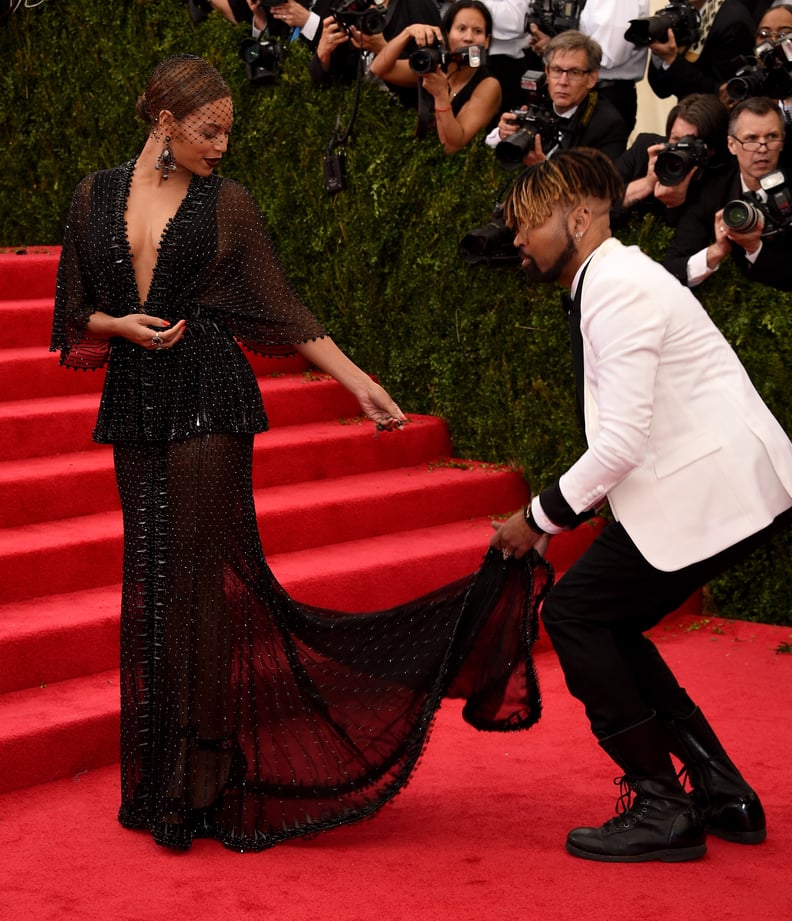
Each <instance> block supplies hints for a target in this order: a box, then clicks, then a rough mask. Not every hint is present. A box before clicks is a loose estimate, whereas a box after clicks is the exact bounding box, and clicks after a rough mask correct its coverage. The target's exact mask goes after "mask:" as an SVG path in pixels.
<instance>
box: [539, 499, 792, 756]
mask: <svg viewBox="0 0 792 921" xmlns="http://www.w3.org/2000/svg"><path fill="white" fill-rule="evenodd" d="M791 517H792V509H790V510H787V511H786V512H784V513H783V514H782V515H779V516H778V517H777V518H776V519H775V521H773V522H772V523H771V524H770V525H769V526H768V527H767V528H764V529H763V530H762V531H759V532H758V533H757V534H754V535H752V536H751V537H748V538H746V539H745V540H742V541H740V542H739V543H738V544H735V545H734V546H733V547H729V548H728V549H726V550H724V551H722V552H721V553H718V554H716V555H715V556H712V557H709V558H708V559H706V560H702V561H701V562H699V563H694V564H693V565H691V566H686V567H684V568H683V569H679V570H676V571H675V572H662V571H661V570H659V569H655V568H654V566H651V565H650V564H649V563H648V562H647V561H646V559H645V558H644V557H643V556H642V554H641V553H640V552H639V551H638V548H637V547H636V546H635V544H634V543H633V542H632V540H631V539H630V537H629V535H628V534H627V532H626V531H625V530H624V528H623V527H622V525H621V524H620V523H618V522H611V523H609V524H607V525H606V526H605V528H604V529H603V531H602V533H601V534H600V535H599V537H597V539H596V540H595V541H594V543H593V544H592V545H591V546H590V547H589V549H588V550H587V551H586V552H585V553H584V554H583V555H582V556H581V557H580V558H579V559H578V560H577V562H575V564H574V565H573V566H572V567H571V568H570V569H569V570H568V571H567V572H566V573H565V575H564V576H563V577H562V578H561V579H560V580H559V581H558V583H557V584H556V585H555V586H554V587H553V589H552V590H551V591H550V593H549V594H548V596H547V598H546V599H545V601H544V605H543V608H542V620H543V622H544V625H545V627H546V628H547V633H548V635H549V637H550V639H551V641H552V643H553V646H554V647H555V650H556V652H557V653H558V658H559V661H560V663H561V667H562V669H563V671H564V677H565V679H566V683H567V687H568V688H569V690H570V692H571V693H572V695H573V696H574V697H577V698H578V699H579V700H580V701H582V703H583V705H584V706H585V708H586V715H587V716H588V719H589V721H590V723H591V729H592V731H593V732H594V734H595V735H596V736H597V737H598V738H600V739H602V738H605V737H606V736H609V735H612V734H613V733H615V732H619V731H621V730H622V729H626V728H628V727H629V726H633V725H634V724H636V723H638V722H639V721H641V720H642V719H644V718H645V717H646V716H648V715H649V713H650V712H651V711H655V712H656V713H657V714H658V716H659V717H660V718H661V719H673V718H675V717H684V716H687V715H689V714H690V712H691V711H692V709H693V707H694V706H695V704H694V703H693V701H692V700H691V699H690V697H689V696H688V694H687V693H686V691H685V690H684V688H682V687H680V685H679V682H678V681H677V679H676V678H675V677H674V675H673V673H672V672H671V669H670V668H669V667H668V666H667V665H666V663H665V662H664V660H663V658H662V656H661V655H660V653H659V652H658V650H657V648H656V647H655V645H654V643H652V642H651V640H649V639H648V638H647V637H646V636H644V632H645V631H646V630H649V629H650V628H651V627H654V626H655V625H656V624H657V623H659V622H660V621H661V620H662V619H663V617H665V615H666V614H670V613H671V612H672V611H675V610H676V609H677V608H678V607H679V606H680V605H681V604H682V603H683V602H684V601H685V600H686V599H687V598H688V597H689V596H690V595H691V594H692V593H693V592H694V591H696V590H697V589H698V588H700V587H701V586H703V585H704V584H706V583H707V582H709V581H710V579H713V578H714V577H715V576H717V575H719V574H720V573H721V572H723V571H724V570H725V569H727V568H728V567H729V566H731V565H733V564H734V563H736V562H738V561H739V560H741V559H743V558H745V557H746V556H748V554H750V553H751V552H752V551H753V550H754V549H756V548H757V547H758V546H760V545H761V544H762V543H764V542H765V541H766V540H768V539H769V538H770V537H771V536H772V535H773V534H775V533H777V532H778V531H779V530H781V528H782V527H784V526H785V525H786V524H787V523H788V522H789V521H790V518H791Z"/></svg>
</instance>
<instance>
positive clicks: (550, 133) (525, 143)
mask: <svg viewBox="0 0 792 921" xmlns="http://www.w3.org/2000/svg"><path fill="white" fill-rule="evenodd" d="M510 114H511V115H513V116H514V117H515V118H516V119H517V124H518V125H519V128H518V130H517V131H515V132H514V134H510V135H509V136H508V137H507V138H504V139H503V140H502V141H500V142H499V143H498V145H497V147H496V148H495V158H496V159H497V161H498V163H499V164H500V165H501V166H502V167H503V168H504V169H510V170H511V169H517V167H519V166H520V165H521V164H522V161H523V159H524V158H525V156H526V154H528V153H530V152H531V151H532V150H533V149H534V145H535V143H536V137H537V135H538V136H539V138H540V140H541V144H542V150H544V151H545V152H547V151H548V150H550V148H551V147H554V146H555V145H556V144H557V143H558V141H559V136H560V129H561V119H560V118H559V117H558V116H557V115H556V114H555V112H553V111H552V109H549V108H545V107H544V106H537V105H532V106H528V108H527V109H512V111H511V113H510Z"/></svg>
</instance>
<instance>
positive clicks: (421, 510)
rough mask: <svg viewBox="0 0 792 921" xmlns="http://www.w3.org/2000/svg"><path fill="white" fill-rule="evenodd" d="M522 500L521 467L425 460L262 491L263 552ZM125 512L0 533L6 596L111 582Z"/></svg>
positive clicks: (505, 507)
mask: <svg viewBox="0 0 792 921" xmlns="http://www.w3.org/2000/svg"><path fill="white" fill-rule="evenodd" d="M524 498H525V485H524V482H523V480H522V477H521V476H520V475H519V473H517V472H516V471H514V470H511V469H505V468H496V467H493V466H491V465H486V464H469V465H465V466H460V465H458V462H455V463H453V464H451V465H447V464H444V463H439V464H437V465H434V464H422V465H419V466H417V467H403V468H398V469H396V470H384V471H377V472H374V473H367V474H362V475H360V476H348V477H339V478H334V479H332V480H324V481H316V482H313V483H300V484H292V485H290V486H287V487H273V488H272V489H265V490H259V491H257V493H256V505H257V509H258V512H259V517H260V528H261V531H262V536H263V543H264V549H265V552H267V553H276V552H277V553H282V552H286V551H292V550H300V549H304V548H307V547H316V546H320V545H321V544H323V543H335V542H339V541H348V540H354V539H356V538H358V537H371V536H374V535H379V534H384V533H387V531H388V530H393V531H400V530H405V529H414V528H417V527H431V526H433V525H436V524H445V523H448V522H451V521H456V520H461V519H465V518H469V517H474V516H479V515H485V514H499V513H504V512H508V511H510V510H511V509H514V508H517V507H519V505H520V504H521V503H522V502H523V501H524ZM121 558H122V527H121V514H120V512H118V511H112V512H104V513H98V514H95V515H84V516H80V517H78V518H68V519H63V520H61V521H54V522H51V521H45V522H38V523H36V524H29V525H23V526H21V527H16V528H4V529H3V530H2V531H0V584H2V585H3V596H4V598H5V599H6V600H8V601H20V600H23V599H25V598H31V597H35V596H36V595H45V594H48V593H50V592H64V591H76V590H78V589H79V588H81V587H85V588H93V587H96V586H99V585H102V584H105V583H106V582H107V581H108V580H110V579H112V578H113V576H114V574H115V573H117V572H120V568H121Z"/></svg>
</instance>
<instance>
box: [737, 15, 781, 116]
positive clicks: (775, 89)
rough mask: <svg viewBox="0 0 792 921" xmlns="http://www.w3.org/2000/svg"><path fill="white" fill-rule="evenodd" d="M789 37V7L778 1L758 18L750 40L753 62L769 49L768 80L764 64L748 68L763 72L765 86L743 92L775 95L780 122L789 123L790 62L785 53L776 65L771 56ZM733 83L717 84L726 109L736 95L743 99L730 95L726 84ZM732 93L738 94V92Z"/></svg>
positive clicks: (757, 60) (777, 60) (738, 72)
mask: <svg viewBox="0 0 792 921" xmlns="http://www.w3.org/2000/svg"><path fill="white" fill-rule="evenodd" d="M790 39H792V6H789V5H785V4H782V5H779V6H774V7H771V8H770V9H769V10H767V11H766V12H765V13H764V14H763V16H762V18H761V19H760V20H759V25H758V26H757V29H756V37H755V39H754V43H755V45H756V48H755V50H754V57H753V58H751V59H749V60H751V61H756V62H757V64H758V62H759V60H760V59H761V60H763V61H764V58H763V54H762V52H764V53H768V52H769V53H770V55H771V61H772V64H771V67H772V68H773V70H772V79H767V78H768V77H770V72H769V71H768V70H767V66H766V64H765V63H762V64H761V65H760V66H758V67H753V68H749V69H752V70H757V71H758V72H759V73H761V74H763V75H764V77H765V78H766V79H767V82H768V85H767V86H766V87H765V86H762V91H760V92H757V91H756V90H755V89H754V88H753V87H750V88H749V89H748V93H747V95H751V96H773V97H776V96H778V101H779V105H780V106H781V109H782V110H783V112H784V121H785V122H786V123H787V125H792V75H791V74H790V69H791V68H792V62H790V61H789V59H788V56H787V55H786V54H782V55H781V59H782V60H783V62H784V63H783V64H780V62H779V59H778V58H777V57H775V55H774V53H773V52H775V51H777V50H778V43H780V42H786V41H788V40H790ZM741 72H742V68H741V69H740V70H738V71H737V74H736V75H735V77H736V76H737V75H739V74H740V73H741ZM779 73H784V74H785V78H784V79H783V80H777V79H776V78H777V77H778V75H779ZM733 82H734V78H733V79H732V80H729V81H727V82H726V83H725V84H724V85H723V86H722V87H721V99H722V100H723V102H724V104H725V105H727V106H728V107H729V108H730V109H731V108H733V107H734V106H735V105H736V104H737V103H738V102H739V101H740V98H745V97H744V96H741V97H740V98H732V95H731V93H733V88H732V86H731V85H730V84H733ZM760 82H763V81H760ZM782 86H783V87H784V88H783V89H781V87H782ZM735 95H736V96H739V95H740V94H739V93H737V94H735Z"/></svg>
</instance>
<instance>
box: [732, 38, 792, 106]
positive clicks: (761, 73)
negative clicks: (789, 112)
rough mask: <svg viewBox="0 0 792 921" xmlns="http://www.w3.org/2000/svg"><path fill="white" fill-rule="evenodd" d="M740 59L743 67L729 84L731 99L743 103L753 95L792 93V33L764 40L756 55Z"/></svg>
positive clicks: (776, 95) (774, 97) (773, 96)
mask: <svg viewBox="0 0 792 921" xmlns="http://www.w3.org/2000/svg"><path fill="white" fill-rule="evenodd" d="M738 61H739V63H740V64H741V66H740V68H739V69H738V71H737V73H736V74H735V75H734V76H733V77H732V78H731V80H729V81H728V82H727V83H726V94H727V95H728V97H729V99H733V100H734V101H735V102H741V101H742V100H743V99H747V98H748V97H749V96H770V98H771V99H786V97H787V96H792V36H785V37H784V38H781V39H779V40H778V41H775V42H771V41H767V42H762V44H761V45H759V47H758V48H757V49H756V51H755V52H754V54H753V56H752V57H748V58H746V57H743V58H740V59H738Z"/></svg>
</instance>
